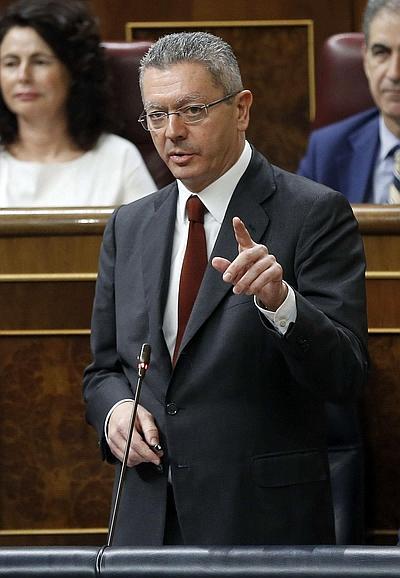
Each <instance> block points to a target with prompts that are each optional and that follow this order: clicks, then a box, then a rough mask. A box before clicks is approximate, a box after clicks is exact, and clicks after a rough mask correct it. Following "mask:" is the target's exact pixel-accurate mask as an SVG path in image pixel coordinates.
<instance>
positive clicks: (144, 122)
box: [138, 89, 242, 132]
mask: <svg viewBox="0 0 400 578" xmlns="http://www.w3.org/2000/svg"><path fill="white" fill-rule="evenodd" d="M239 92H242V89H241V90H237V91H236V92H232V93H230V94H227V95H226V96H223V97H222V98H219V99H218V100H214V101H213V102H209V103H208V104H204V103H197V102H193V103H191V104H188V105H186V106H182V107H181V108H180V109H179V108H178V110H173V111H171V112H166V111H164V110H154V111H153V113H152V114H154V113H155V112H157V113H162V114H163V115H164V117H163V118H165V121H166V122H165V124H164V125H163V126H160V128H148V125H147V122H148V121H147V114H148V113H147V112H146V111H145V110H144V111H143V112H142V114H141V115H140V116H139V118H138V122H140V124H141V125H142V127H143V128H144V130H146V131H148V132H155V131H158V130H162V129H163V128H165V127H166V126H167V123H168V118H169V117H170V116H171V115H172V114H177V115H178V116H180V115H181V114H182V113H181V111H182V110H184V109H185V108H190V107H192V106H198V107H201V109H202V110H205V115H204V116H203V117H202V118H199V119H198V120H194V121H189V122H188V121H185V120H183V123H184V124H188V125H191V124H197V123H198V122H201V121H202V120H204V119H205V118H207V115H208V109H209V108H212V107H213V106H215V105H216V104H220V103H221V102H225V101H226V100H229V99H230V98H233V97H234V96H236V95H237V94H239ZM181 118H182V117H181ZM145 125H146V126H145Z"/></svg>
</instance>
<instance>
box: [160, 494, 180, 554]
mask: <svg viewBox="0 0 400 578" xmlns="http://www.w3.org/2000/svg"><path fill="white" fill-rule="evenodd" d="M164 546H183V536H182V531H181V527H180V525H179V520H178V515H177V513H176V507H175V499H174V491H173V489H172V485H171V484H168V489H167V514H166V517H165V530H164Z"/></svg>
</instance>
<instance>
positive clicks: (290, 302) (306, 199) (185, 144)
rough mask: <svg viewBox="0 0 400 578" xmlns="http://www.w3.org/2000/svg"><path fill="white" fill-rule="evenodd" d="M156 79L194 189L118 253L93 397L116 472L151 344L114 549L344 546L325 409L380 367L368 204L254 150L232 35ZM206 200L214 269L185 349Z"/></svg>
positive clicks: (137, 210)
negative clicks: (184, 292)
mask: <svg viewBox="0 0 400 578" xmlns="http://www.w3.org/2000/svg"><path fill="white" fill-rule="evenodd" d="M140 78H141V90H142V97H143V103H144V112H143V114H142V116H141V122H142V123H143V125H144V126H145V128H147V129H148V130H150V131H151V134H152V137H153V141H154V144H155V146H156V148H157V150H158V152H159V154H160V155H161V157H162V158H163V159H164V161H165V162H166V164H167V165H168V167H169V168H170V170H171V171H172V173H173V174H174V176H175V177H176V179H177V181H176V182H175V183H173V184H171V185H168V186H167V187H165V188H164V189H162V190H161V191H158V192H157V193H155V194H153V195H151V196H149V197H147V198H144V199H142V200H139V201H137V202H135V203H132V204H130V205H126V206H123V207H121V208H119V209H118V210H116V212H115V213H114V214H113V216H112V218H111V219H110V221H109V223H108V225H107V227H106V231H105V234H104V240H103V245H102V250H101V256H100V267H99V275H98V281H97V287H96V297H95V303H94V309H93V320H92V351H93V362H92V364H91V365H90V366H89V367H88V368H87V369H86V372H85V376H84V396H85V400H86V403H87V418H88V421H89V422H90V423H91V424H93V425H94V426H95V428H96V430H97V432H98V436H99V439H100V440H101V447H102V449H103V454H104V457H105V458H107V459H109V460H111V461H114V462H116V464H117V473H118V468H119V465H120V461H121V459H122V456H123V452H124V447H125V440H126V438H127V430H128V423H129V416H130V412H131V407H132V397H133V394H132V386H133V385H134V384H135V383H136V355H137V353H138V351H139V350H140V347H141V344H142V343H143V342H148V343H149V344H150V345H151V347H152V359H151V363H150V367H149V369H148V371H147V374H146V378H145V381H144V384H143V387H142V393H141V399H140V405H139V408H138V417H137V420H136V424H135V425H136V427H135V431H134V436H133V441H132V445H131V449H130V454H129V462H128V463H129V466H131V467H130V468H129V470H128V473H127V477H126V486H125V489H124V492H123V494H122V500H121V505H120V510H119V517H118V523H117V525H116V530H115V535H114V544H116V545H161V544H197V545H206V544H209V545H229V544H232V545H234V544H236V545H246V544H317V543H324V544H327V543H334V541H335V536H334V523H333V513H332V499H331V492H330V483H329V471H328V460H327V448H326V437H325V436H326V423H325V412H324V403H325V401H326V400H335V401H336V402H340V401H341V400H349V399H352V398H354V397H355V396H356V395H357V393H358V392H359V391H360V388H361V386H362V383H363V381H364V378H365V373H366V365H367V364H366V315H365V295H364V268H365V267H364V258H363V249H362V243H361V239H360V236H359V234H358V229H357V223H356V221H355V219H354V216H353V213H352V210H351V208H350V206H349V204H348V202H347V201H346V199H345V198H344V197H343V196H342V195H341V194H339V193H337V192H334V191H332V190H330V189H328V188H326V187H324V186H322V185H317V184H315V183H312V182H310V181H308V180H307V179H303V178H301V177H298V176H296V175H292V174H290V173H287V172H285V171H283V170H281V169H279V168H277V167H275V166H272V165H271V164H270V163H269V162H268V161H267V160H266V159H265V158H264V157H263V156H262V155H260V154H259V153H258V152H257V151H256V150H255V149H254V148H252V147H251V146H250V144H249V143H248V142H247V141H246V139H245V131H246V129H247V126H248V122H249V110H250V106H251V102H252V95H251V93H250V91H249V90H244V89H243V86H242V81H241V77H240V72H239V68H238V65H237V62H236V58H235V56H234V54H233V52H232V49H231V48H230V46H229V45H228V44H226V43H225V42H224V41H222V40H221V39H220V38H217V37H215V36H213V35H211V34H207V33H201V32H196V33H178V34H172V35H168V36H165V37H163V38H161V39H160V40H158V41H157V42H156V44H155V45H153V47H152V48H151V49H150V51H149V52H148V53H147V55H146V56H145V57H144V59H143V61H142V65H141V76H140ZM191 195H195V196H198V197H199V199H200V200H201V201H202V203H203V204H204V205H205V207H206V214H205V216H204V229H205V236H206V245H207V255H208V257H209V260H208V265H207V268H206V270H205V273H204V277H203V279H202V283H201V286H200V289H199V292H198V295H197V298H196V300H195V303H194V306H193V309H192V312H191V315H190V318H189V321H188V323H187V325H186V330H185V332H184V334H183V338H182V341H181V343H180V346H179V347H178V350H177V352H175V355H174V349H175V345H176V335H177V327H178V313H177V311H178V293H179V291H178V288H179V277H180V272H181V267H182V262H183V258H184V257H183V255H184V252H185V246H186V239H187V235H188V219H187V216H186V211H185V206H186V201H187V199H188V198H189V197H190V196H191ZM172 359H174V363H173V362H172ZM157 444H160V445H161V447H162V450H160V449H159V448H158V447H157ZM160 463H162V465H163V472H160V471H159V469H158V468H157V467H156V466H158V465H160Z"/></svg>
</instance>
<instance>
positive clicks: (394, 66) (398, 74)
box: [387, 51, 400, 82]
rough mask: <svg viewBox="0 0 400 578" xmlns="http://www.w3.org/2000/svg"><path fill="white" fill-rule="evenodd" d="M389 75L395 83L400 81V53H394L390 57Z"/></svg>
mask: <svg viewBox="0 0 400 578" xmlns="http://www.w3.org/2000/svg"><path fill="white" fill-rule="evenodd" d="M387 75H388V77H389V78H390V79H391V80H392V81H393V82H399V81H400V53H399V52H397V51H393V53H392V54H391V56H390V60H389V68H388V71H387Z"/></svg>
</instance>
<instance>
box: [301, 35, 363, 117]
mask: <svg viewBox="0 0 400 578" xmlns="http://www.w3.org/2000/svg"><path fill="white" fill-rule="evenodd" d="M363 42H364V35H363V34H362V33H361V32H349V33H346V34H335V35H334V36H331V37H330V38H328V39H327V40H326V42H325V44H324V46H323V49H322V53H321V58H320V63H319V67H318V72H317V94H316V118H315V122H314V125H313V128H317V127H320V126H324V125H326V124H330V123H332V122H336V121H338V120H341V119H342V118H345V117H347V116H350V115H352V114H356V113H357V112H361V111H363V110H366V109H367V108H370V107H372V106H374V102H373V100H372V97H371V95H370V92H369V88H368V81H367V78H366V76H365V73H364V69H363V57H362V46H363Z"/></svg>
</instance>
